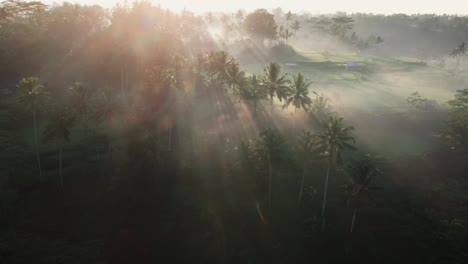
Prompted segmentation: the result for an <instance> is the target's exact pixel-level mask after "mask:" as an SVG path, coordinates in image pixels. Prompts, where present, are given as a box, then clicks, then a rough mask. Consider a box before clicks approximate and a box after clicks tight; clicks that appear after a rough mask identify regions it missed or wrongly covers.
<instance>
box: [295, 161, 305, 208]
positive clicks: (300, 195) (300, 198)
mask: <svg viewBox="0 0 468 264" xmlns="http://www.w3.org/2000/svg"><path fill="white" fill-rule="evenodd" d="M305 167H306V162H305V161H304V163H303V164H302V180H301V188H300V189H299V198H298V199H297V207H301V201H302V192H303V190H304V179H305Z"/></svg>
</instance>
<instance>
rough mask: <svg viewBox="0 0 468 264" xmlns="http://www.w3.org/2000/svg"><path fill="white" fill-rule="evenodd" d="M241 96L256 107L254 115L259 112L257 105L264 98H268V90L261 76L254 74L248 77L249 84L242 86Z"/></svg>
mask: <svg viewBox="0 0 468 264" xmlns="http://www.w3.org/2000/svg"><path fill="white" fill-rule="evenodd" d="M239 97H240V98H241V99H242V100H245V101H247V102H251V103H252V105H253V108H254V115H256V114H257V107H258V105H259V103H260V102H261V101H262V100H267V98H268V91H267V90H266V89H265V85H264V84H263V82H262V80H261V77H260V76H258V75H255V74H253V75H252V76H249V77H248V79H247V85H244V86H243V87H241V90H240V92H239Z"/></svg>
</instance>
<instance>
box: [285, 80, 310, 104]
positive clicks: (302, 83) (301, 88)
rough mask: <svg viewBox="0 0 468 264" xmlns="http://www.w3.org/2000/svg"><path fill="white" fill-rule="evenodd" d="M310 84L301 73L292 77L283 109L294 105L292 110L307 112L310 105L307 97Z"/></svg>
mask: <svg viewBox="0 0 468 264" xmlns="http://www.w3.org/2000/svg"><path fill="white" fill-rule="evenodd" d="M311 84H312V82H311V81H307V80H306V79H305V78H304V75H303V74H302V73H299V74H298V75H293V81H292V82H291V84H290V86H289V90H288V95H287V98H286V102H285V104H284V106H283V107H284V108H286V107H288V106H289V105H290V104H292V105H294V108H295V109H296V110H297V109H300V108H302V109H304V111H307V110H308V109H309V107H310V106H311V104H312V100H311V99H310V97H309V86H310V85H311Z"/></svg>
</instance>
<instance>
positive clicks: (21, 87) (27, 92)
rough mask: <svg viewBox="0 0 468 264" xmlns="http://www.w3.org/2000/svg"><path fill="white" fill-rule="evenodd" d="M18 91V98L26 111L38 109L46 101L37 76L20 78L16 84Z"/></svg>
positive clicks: (42, 87) (42, 86)
mask: <svg viewBox="0 0 468 264" xmlns="http://www.w3.org/2000/svg"><path fill="white" fill-rule="evenodd" d="M18 92H19V95H18V100H19V102H20V103H21V104H22V105H23V107H24V108H25V110H26V111H28V112H34V111H38V110H40V109H41V108H43V107H44V106H45V104H46V102H47V95H46V93H45V91H44V85H42V84H40V83H39V78H37V77H27V78H23V79H21V81H20V82H19V84H18Z"/></svg>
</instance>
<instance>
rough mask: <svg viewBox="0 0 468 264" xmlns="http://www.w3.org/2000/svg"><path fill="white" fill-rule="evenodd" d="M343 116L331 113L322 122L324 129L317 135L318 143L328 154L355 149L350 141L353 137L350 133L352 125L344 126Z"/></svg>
mask: <svg viewBox="0 0 468 264" xmlns="http://www.w3.org/2000/svg"><path fill="white" fill-rule="evenodd" d="M343 121H344V118H343V117H339V116H337V115H332V116H330V117H329V118H328V120H327V121H326V123H325V124H324V127H325V131H324V132H323V133H321V134H319V135H317V137H318V144H319V146H320V148H321V149H322V150H323V151H326V152H327V153H328V155H333V154H338V153H340V152H341V151H342V150H345V149H351V150H354V149H356V148H355V147H354V146H353V145H352V144H351V143H354V142H355V140H354V138H353V137H352V136H351V135H350V134H351V132H352V131H353V130H354V127H352V126H345V124H344V122H343Z"/></svg>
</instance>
